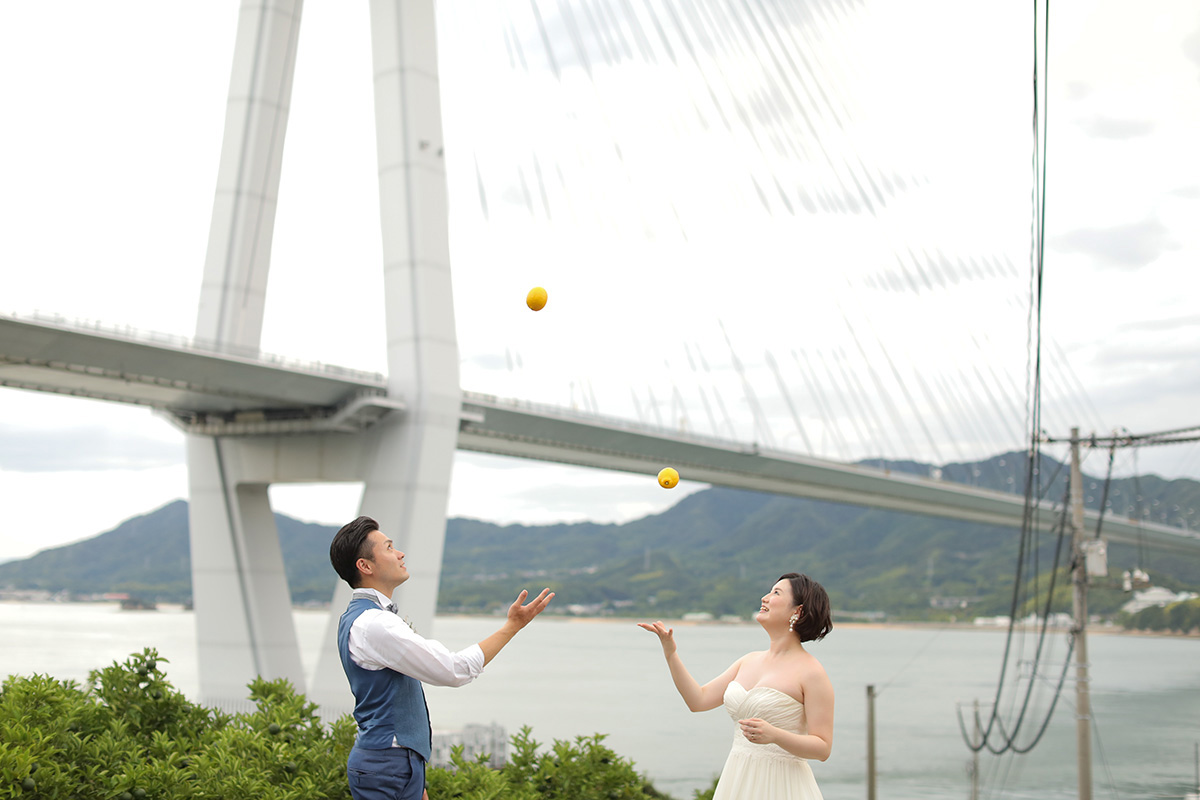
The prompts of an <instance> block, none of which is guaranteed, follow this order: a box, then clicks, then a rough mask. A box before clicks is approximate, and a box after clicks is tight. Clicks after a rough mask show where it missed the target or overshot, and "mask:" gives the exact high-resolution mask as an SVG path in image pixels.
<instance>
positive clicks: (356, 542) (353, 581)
mask: <svg viewBox="0 0 1200 800" xmlns="http://www.w3.org/2000/svg"><path fill="white" fill-rule="evenodd" d="M377 530H379V523H378V522H376V521H375V520H373V519H371V518H370V517H367V516H362V517H359V518H358V519H356V520H354V521H353V522H347V523H346V524H345V525H343V526H342V527H341V530H339V531H338V532H337V533H335V534H334V535H333V541H332V542H330V543H329V563H331V564H333V568H334V569H335V570H337V574H338V575H340V576H341V578H342V580H344V581H345V582H346V583H348V584H350V587H351V588H353V589H357V588H358V587H359V586H360V585H361V584H362V573H361V572H359V571H358V560H359V559H360V558H363V557H365V556H367V555H369V554H367V553H364V552H363V550H364V549H365V546H366V543H367V537H368V536H370V535H371V531H377Z"/></svg>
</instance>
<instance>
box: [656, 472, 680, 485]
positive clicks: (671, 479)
mask: <svg viewBox="0 0 1200 800" xmlns="http://www.w3.org/2000/svg"><path fill="white" fill-rule="evenodd" d="M677 483H679V473H678V472H676V471H675V470H673V469H671V468H670V467H663V468H662V469H661V470H659V472H658V485H659V486H661V487H663V488H664V489H674V488H675V484H677Z"/></svg>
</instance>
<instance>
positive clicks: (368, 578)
mask: <svg viewBox="0 0 1200 800" xmlns="http://www.w3.org/2000/svg"><path fill="white" fill-rule="evenodd" d="M329 560H330V562H331V563H332V564H333V568H334V569H335V570H337V574H338V575H340V576H341V578H342V579H343V580H344V581H346V583H348V584H350V587H351V588H352V589H354V594H353V596H352V597H351V599H350V604H349V605H348V606H347V607H346V611H345V612H344V613H343V614H342V618H341V621H340V622H339V624H338V637H337V644H338V654H339V655H340V656H341V659H342V668H343V669H345V671H346V677H347V678H348V679H349V680H350V690H351V691H352V692H354V720H355V722H357V723H358V738H357V739H356V740H355V742H354V747H353V748H352V749H351V750H350V758H349V760H348V761H347V764H346V772H347V776H348V778H349V781H350V794H351V795H352V796H353V797H354V798H355V800H384V798H388V799H389V800H422V799H423V800H428V796H427V795H426V794H425V763H426V762H427V761H428V760H429V756H430V753H431V749H432V729H431V728H430V725H429V708H428V706H426V704H425V690H424V688H423V687H422V684H423V683H428V684H431V685H434V686H463V685H465V684H467V683H470V682H471V681H473V680H475V678H477V677H478V676H479V674H480V673H481V672H483V668H484V667H485V666H487V664H488V663H489V662H490V661H491V660H492V659H493V658H495V657H496V654H497V653H499V652H500V650H501V649H502V648H503V647H504V645H506V644H508V643H509V642H510V641H512V638H513V637H514V636H516V635H517V631H519V630H521V629H522V628H524V627H525V626H526V625H528V624H529V623H530V622H531V621H532V620H533V618H534V617H536V616H537V615H538V614H540V613H542V611H544V610H545V609H546V606H547V605H549V604H550V600H551V599H553V597H554V593H553V592H551V591H550V590H549V589H543V590H542V593H541V594H539V595H538V596H537V597H535V598H534V599H533V600H531V601H530V602H529V603H526V604H524V605H522V604H523V603H524V601H525V599H526V598H527V597H528V596H529V593H528V592H526V591H523V590H522V592H521V594H520V595H519V596H518V597H517V599H516V600H515V601H514V602H513V604H512V605H511V606H509V608H508V619H507V620H506V621H505V623H504V624H503V625H502V626H500V629H499V630H498V631H496V632H495V633H493V634H492V635H491V636H488V637H487V638H486V639H484V640H483V641H481V642H479V643H478V644H473V645H471V646H470V647H468V648H466V649H464V650H460V651H458V652H457V653H455V652H451V651H450V650H449V649H447V648H446V647H445V646H444V645H442V644H441V643H440V642H436V641H434V640H433V639H426V638H424V637H422V636H419V635H418V634H417V633H416V632H415V631H413V630H412V628H411V627H410V626H409V625H408V624H407V623H406V622H405V621H404V620H402V619H401V618H400V617H399V616H397V611H396V606H395V604H394V603H392V592H393V591H395V589H396V587H397V586H399V585H400V584H402V583H404V582H405V581H406V580H408V570H407V569H406V568H405V566H404V553H402V552H400V551H399V550H397V549H395V548H394V547H393V546H392V540H391V539H389V538H388V537H387V536H385V535H384V534H383V533H382V532H381V531H380V530H379V524H378V523H376V522H375V520H373V519H371V518H370V517H359V518H358V519H356V520H354V521H353V522H350V523H348V524H346V525H344V526H343V527H342V529H341V530H339V531H338V532H337V533H336V534H335V535H334V537H333V542H332V543H331V544H330V545H329Z"/></svg>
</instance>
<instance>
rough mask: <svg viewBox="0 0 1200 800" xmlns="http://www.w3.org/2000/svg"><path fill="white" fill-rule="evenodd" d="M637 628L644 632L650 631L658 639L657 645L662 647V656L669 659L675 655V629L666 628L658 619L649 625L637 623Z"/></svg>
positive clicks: (647, 623)
mask: <svg viewBox="0 0 1200 800" xmlns="http://www.w3.org/2000/svg"><path fill="white" fill-rule="evenodd" d="M637 626H638V627H639V628H641V629H642V630H645V631H650V632H651V633H653V634H654V635H656V636H657V637H658V641H659V643H660V644H661V645H662V649H663V655H664V656H666V657H667V658H670V657H671V656H672V655H673V654H674V653H675V649H676V648H675V629H674V628H668V627H667V626H666V625H664V624H663V621H662V620H661V619H660V620H658V621H657V622H655V623H653V624H651V623H649V622H639V623H638V624H637Z"/></svg>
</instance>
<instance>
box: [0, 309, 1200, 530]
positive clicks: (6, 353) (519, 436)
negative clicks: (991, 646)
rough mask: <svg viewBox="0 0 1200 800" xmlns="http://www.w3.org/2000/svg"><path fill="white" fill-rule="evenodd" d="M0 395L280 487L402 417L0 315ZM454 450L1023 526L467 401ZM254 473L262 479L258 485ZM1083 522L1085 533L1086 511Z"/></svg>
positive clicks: (237, 369)
mask: <svg viewBox="0 0 1200 800" xmlns="http://www.w3.org/2000/svg"><path fill="white" fill-rule="evenodd" d="M0 385H4V386H10V387H15V388H22V389H30V390H34V391H43V392H53V393H60V394H70V395H75V396H79V397H87V398H94V399H97V400H108V401H114V402H120V403H131V404H135V405H142V406H148V407H151V408H154V409H156V410H157V411H159V412H161V413H162V415H163V416H164V417H166V418H167V419H169V420H170V421H171V422H172V423H173V424H175V425H176V426H177V427H178V428H179V429H180V430H182V431H184V432H185V433H189V434H193V435H201V436H214V437H243V438H247V439H253V438H254V437H279V436H283V437H287V438H272V442H271V444H270V445H269V448H270V451H271V453H270V461H269V463H271V464H272V465H274V464H275V463H279V462H286V463H289V464H290V465H291V468H292V469H293V470H294V471H293V473H292V474H291V475H290V476H288V478H287V479H288V480H290V481H296V482H309V481H319V480H327V481H336V480H339V479H347V478H342V476H340V475H339V474H338V473H337V472H336V470H334V469H333V468H331V467H330V466H329V465H328V464H325V463H318V462H314V461H312V460H311V459H306V458H303V457H300V458H293V457H292V456H290V455H289V451H290V450H292V449H293V448H296V449H299V450H307V449H308V448H309V444H308V442H307V441H306V440H305V439H304V438H303V437H305V436H314V435H332V436H329V437H328V438H327V439H326V440H325V442H324V443H323V445H322V446H323V447H325V448H327V449H330V450H334V449H336V444H331V442H336V440H337V438H338V437H337V434H349V433H358V432H361V431H366V430H368V429H370V428H371V427H372V426H373V425H375V424H377V423H379V422H380V421H381V420H382V419H383V418H385V417H386V416H388V415H397V416H400V417H402V416H403V415H404V414H405V411H406V408H407V406H406V403H405V399H404V397H403V396H391V395H389V393H388V387H387V381H386V380H385V379H384V377H383V376H381V375H377V374H373V373H365V372H360V371H356V370H348V369H343V368H339V367H335V366H331V365H322V364H303V363H300V362H296V361H288V360H284V359H279V358H271V357H265V356H262V355H260V354H255V353H247V354H244V355H239V354H236V353H229V352H222V348H219V347H216V346H210V347H204V346H203V345H200V344H197V343H195V342H192V341H189V340H185V339H179V338H176V337H166V336H154V335H153V334H141V333H137V332H133V331H130V332H128V333H126V334H124V335H122V334H118V333H115V332H112V331H109V330H105V329H97V328H95V327H91V328H89V327H83V326H80V325H77V324H71V323H68V322H66V321H65V320H58V321H54V320H49V319H40V320H39V319H26V318H19V317H11V316H9V317H0ZM457 447H458V449H460V450H467V451H474V452H481V453H492V454H495V455H501V456H511V457H517V458H529V459H536V460H541V461H552V462H559V463H564V464H574V465H577V466H583V467H592V468H597V469H610V470H620V471H624V472H633V473H644V474H654V473H656V472H657V471H658V470H659V469H661V468H662V467H663V466H667V465H672V466H676V467H678V468H680V470H681V471H682V472H683V474H685V475H686V477H687V478H688V479H689V480H693V481H698V482H703V483H711V484H714V485H719V486H728V487H732V488H738V489H750V490H754V491H762V492H772V493H777V494H787V495H794V496H796V497H805V498H810V499H815V500H828V501H832V502H838V503H849V504H853V505H861V506H869V507H873V508H881V509H887V510H891V511H905V512H910V513H915V514H926V515H930V516H937V517H945V518H949V519H956V520H962V521H965V522H978V523H983V524H989V525H1004V526H1020V525H1021V524H1022V519H1023V516H1024V498H1023V497H1020V496H1018V495H1015V494H1010V493H1005V492H996V491H991V490H987V489H980V488H977V487H972V486H966V485H962V484H956V483H951V482H947V481H942V480H936V479H934V478H923V477H920V476H913V475H908V474H904V473H895V472H891V471H889V470H883V469H875V468H871V467H864V466H858V465H853V464H846V463H840V462H837V461H831V460H828V459H820V458H813V457H809V456H804V455H800V454H797V453H792V452H787V451H782V450H777V449H772V448H765V447H762V446H760V445H758V444H747V443H742V442H736V441H731V440H723V439H718V438H715V437H710V436H702V435H699V434H695V433H686V432H679V431H672V430H668V429H664V428H662V427H661V426H657V427H656V426H653V425H647V424H644V423H639V422H634V421H631V420H625V419H617V418H613V417H604V416H601V415H597V414H592V413H589V412H586V411H579V410H572V409H562V408H554V407H550V406H544V405H536V404H532V403H528V402H521V401H518V400H506V399H501V398H496V397H491V396H488V395H481V394H478V393H473V392H470V391H464V392H463V395H462V406H461V412H460V415H459V426H458V440H457ZM271 469H274V467H273V466H272V467H271ZM266 472H267V474H264V475H263V476H262V477H261V478H260V480H262V481H264V482H270V474H273V473H270V470H267V471H266ZM1041 508H1042V511H1043V513H1042V514H1041V515H1039V516H1038V518H1037V520H1038V521H1037V523H1036V524H1038V525H1039V526H1040V527H1041V528H1042V529H1045V530H1048V529H1050V528H1051V527H1052V526H1053V524H1054V523H1055V521H1056V511H1055V509H1056V506H1055V504H1054V503H1052V502H1051V501H1048V500H1046V501H1043V502H1042V505H1041ZM1086 517H1087V519H1088V521H1089V523H1090V524H1092V525H1093V526H1094V525H1095V523H1096V522H1097V519H1098V513H1097V512H1095V511H1092V510H1090V509H1089V510H1088V511H1087V512H1086ZM1103 525H1104V531H1105V534H1106V535H1107V537H1108V538H1109V539H1111V540H1113V541H1118V542H1128V543H1131V544H1139V543H1140V544H1149V545H1151V546H1154V547H1159V548H1164V549H1170V550H1176V551H1179V552H1184V553H1191V554H1196V553H1200V534H1196V533H1192V532H1190V531H1187V530H1184V529H1181V528H1178V527H1174V526H1168V525H1159V524H1155V523H1153V522H1144V521H1140V520H1137V521H1135V520H1130V519H1126V518H1122V517H1120V516H1114V515H1111V514H1110V515H1108V516H1106V518H1105V519H1104V523H1103Z"/></svg>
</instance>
